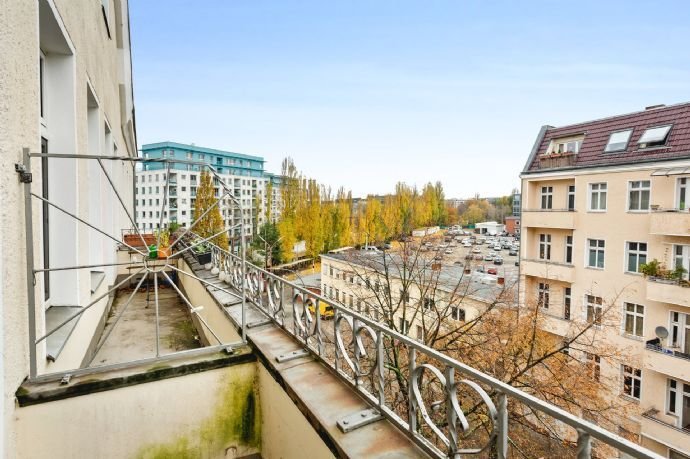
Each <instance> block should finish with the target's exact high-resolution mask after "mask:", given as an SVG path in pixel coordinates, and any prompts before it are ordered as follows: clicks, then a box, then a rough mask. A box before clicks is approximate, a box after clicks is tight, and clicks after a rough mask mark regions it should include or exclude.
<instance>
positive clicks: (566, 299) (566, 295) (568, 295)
mask: <svg viewBox="0 0 690 459" xmlns="http://www.w3.org/2000/svg"><path fill="white" fill-rule="evenodd" d="M572 301H573V300H572V288H571V287H565V288H563V318H564V319H565V320H570V308H571V305H572Z"/></svg>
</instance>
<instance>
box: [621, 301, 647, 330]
mask: <svg viewBox="0 0 690 459" xmlns="http://www.w3.org/2000/svg"><path fill="white" fill-rule="evenodd" d="M624 306H625V311H624V313H625V323H624V327H625V328H624V330H625V334H626V335H632V336H639V337H640V338H641V337H642V336H643V335H644V306H643V305H641V304H633V303H624Z"/></svg>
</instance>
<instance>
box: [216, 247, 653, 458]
mask: <svg viewBox="0 0 690 459" xmlns="http://www.w3.org/2000/svg"><path fill="white" fill-rule="evenodd" d="M211 245H212V246H213V248H214V249H215V250H217V251H220V252H222V253H223V254H225V255H226V256H229V257H231V258H233V259H235V260H236V261H239V262H240V263H241V261H242V260H241V259H240V257H238V256H237V255H234V254H232V253H230V252H229V251H227V250H224V249H222V248H220V247H218V246H217V245H215V244H211ZM245 263H246V265H245V266H247V265H248V266H249V267H250V269H251V270H254V271H258V272H259V273H261V274H263V275H264V276H266V277H267V278H270V279H274V280H276V281H278V282H280V283H282V284H285V285H287V286H289V287H291V288H292V289H294V290H296V291H298V292H301V293H305V294H308V295H309V297H310V298H314V299H316V300H318V301H323V302H324V303H326V304H328V305H330V306H332V307H333V308H334V310H336V311H337V312H338V313H342V314H346V315H347V316H351V317H352V318H353V319H356V320H357V321H359V322H361V323H364V324H366V325H367V326H368V327H370V328H371V329H372V330H374V331H375V332H377V333H381V334H384V335H387V336H389V337H391V338H393V339H394V340H396V341H397V342H399V343H401V344H404V345H406V346H408V348H409V349H413V350H415V351H419V352H422V353H424V354H425V355H427V356H429V357H431V358H432V359H434V360H436V361H438V362H440V363H443V364H444V365H446V366H447V367H450V368H453V369H454V370H457V371H459V372H460V373H462V374H463V375H466V376H469V377H471V378H473V379H475V380H477V381H479V382H481V383H483V384H486V385H488V386H490V387H491V388H492V389H493V390H495V391H497V392H498V393H499V394H505V395H506V396H509V397H512V398H514V399H516V400H518V401H520V402H522V403H525V404H527V405H529V406H530V407H532V408H534V409H536V410H537V411H540V412H542V413H544V414H546V415H549V416H551V417H552V418H554V419H556V420H559V421H561V422H563V423H565V424H567V425H568V426H570V427H572V428H574V429H576V430H577V431H578V435H580V436H581V435H582V434H583V433H584V434H585V435H590V436H591V437H593V438H596V439H598V440H601V441H602V442H604V443H605V444H607V445H609V446H612V447H614V448H616V449H618V450H620V451H623V452H625V453H627V454H630V455H632V456H633V457H640V458H650V459H652V458H654V459H662V456H660V455H657V454H656V453H654V452H652V451H649V450H643V449H641V446H640V445H638V444H636V443H633V442H631V441H629V440H627V439H625V438H623V437H621V436H619V435H616V434H614V433H612V432H610V431H608V430H606V429H604V428H602V427H600V426H598V425H596V424H594V423H592V422H589V421H586V420H584V419H581V418H578V417H577V416H575V415H573V414H571V413H569V412H567V411H565V410H564V409H562V408H559V407H557V406H555V405H552V404H550V403H548V402H545V401H543V400H541V399H540V398H537V397H535V396H533V395H531V394H528V393H526V392H523V391H521V390H519V389H516V388H515V387H513V386H511V385H510V384H507V383H505V382H503V381H501V380H499V379H496V378H494V377H493V376H490V375H488V374H485V373H482V372H481V371H479V370H477V369H475V368H472V367H470V366H469V365H466V364H464V363H462V362H459V361H457V360H455V359H452V358H450V357H448V356H447V355H445V354H443V353H441V352H439V351H437V350H435V349H433V348H431V347H428V346H426V345H424V344H422V343H420V342H418V341H416V340H414V339H412V338H409V337H408V336H406V335H404V334H401V333H399V332H397V331H395V330H392V329H390V328H388V327H386V326H385V325H382V324H381V323H380V322H378V321H375V320H373V319H370V318H368V317H367V316H365V315H362V314H361V313H359V312H357V311H355V310H353V309H350V308H348V307H346V306H344V305H341V304H340V303H338V302H335V301H333V300H330V299H328V298H326V297H325V296H323V295H319V294H316V293H314V292H312V291H310V290H308V289H307V287H306V286H305V287H302V286H300V285H298V284H296V283H293V282H291V281H288V280H286V279H284V278H282V277H280V276H277V275H275V274H273V273H271V272H269V271H266V270H264V269H263V268H260V267H259V266H256V265H254V264H252V263H250V262H248V261H246V262H245ZM245 272H246V273H249V270H247V269H245ZM244 287H245V288H246V281H245V284H244ZM247 299H248V300H249V301H250V302H252V303H253V304H255V305H256V306H258V307H260V306H259V305H257V304H256V303H255V301H254V300H253V299H252V298H251V296H248V297H247ZM260 309H261V307H260ZM264 312H266V311H264ZM269 317H270V318H271V319H272V320H273V321H274V322H276V323H277V321H276V318H275V317H272V316H271V314H269ZM316 317H317V323H318V322H319V320H318V318H319V317H320V315H319V313H318V311H317V313H316ZM336 317H337V315H336ZM279 325H281V324H279ZM281 326H282V328H283V329H285V330H287V331H288V332H290V331H289V329H288V328H287V327H285V326H283V325H281ZM307 348H308V349H309V351H310V352H314V351H313V350H312V349H310V348H309V346H307ZM315 354H316V353H315ZM317 357H319V358H320V356H318V354H317ZM320 360H322V361H324V362H325V360H324V359H321V358H320ZM325 363H327V364H329V365H330V363H328V362H325ZM338 374H339V373H338ZM578 444H579V441H578Z"/></svg>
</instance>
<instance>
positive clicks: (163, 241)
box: [157, 229, 170, 258]
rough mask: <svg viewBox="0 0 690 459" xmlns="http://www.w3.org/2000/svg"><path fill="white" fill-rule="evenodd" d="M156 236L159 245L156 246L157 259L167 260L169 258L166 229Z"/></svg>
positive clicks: (168, 235)
mask: <svg viewBox="0 0 690 459" xmlns="http://www.w3.org/2000/svg"><path fill="white" fill-rule="evenodd" d="M157 236H160V244H159V245H158V258H168V257H169V256H170V232H169V231H168V229H164V230H162V231H161V232H160V234H159V235H157ZM157 240H158V238H157Z"/></svg>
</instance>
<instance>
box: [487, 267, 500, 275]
mask: <svg viewBox="0 0 690 459" xmlns="http://www.w3.org/2000/svg"><path fill="white" fill-rule="evenodd" d="M486 273H487V274H493V275H494V276H495V275H497V274H498V270H497V269H496V268H488V269H487V270H486Z"/></svg>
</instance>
